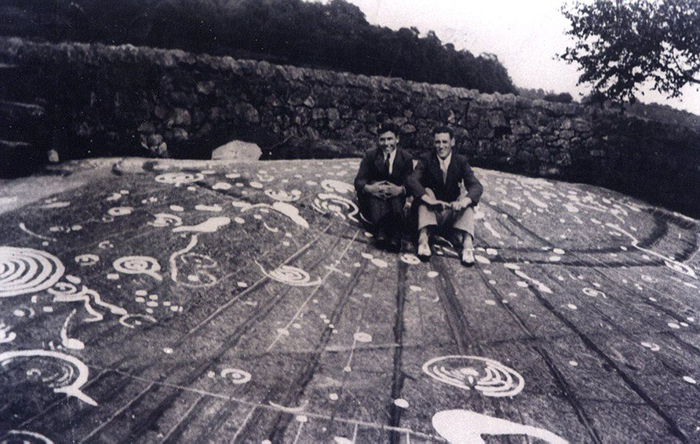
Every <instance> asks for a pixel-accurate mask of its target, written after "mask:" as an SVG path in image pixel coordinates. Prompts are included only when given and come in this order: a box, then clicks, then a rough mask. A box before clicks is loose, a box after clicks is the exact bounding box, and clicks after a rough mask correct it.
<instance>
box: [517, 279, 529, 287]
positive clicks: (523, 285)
mask: <svg viewBox="0 0 700 444" xmlns="http://www.w3.org/2000/svg"><path fill="white" fill-rule="evenodd" d="M516 285H517V286H518V287H521V288H525V287H527V286H528V284H527V282H525V281H518V282H517V284H516Z"/></svg>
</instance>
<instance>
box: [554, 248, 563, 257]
mask: <svg viewBox="0 0 700 444" xmlns="http://www.w3.org/2000/svg"><path fill="white" fill-rule="evenodd" d="M552 253H554V254H557V255H559V256H562V255H564V254H566V252H565V251H564V250H562V249H561V248H555V249H553V250H552Z"/></svg>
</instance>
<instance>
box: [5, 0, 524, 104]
mask: <svg viewBox="0 0 700 444" xmlns="http://www.w3.org/2000/svg"><path fill="white" fill-rule="evenodd" d="M10 8H14V9H12V11H13V14H15V15H16V13H17V11H18V10H22V11H23V12H24V13H25V14H26V16H27V26H24V27H21V26H18V25H17V20H16V17H15V19H14V26H13V27H11V30H10V31H11V33H12V34H14V35H22V36H26V37H34V38H44V39H48V40H52V41H57V40H73V41H82V42H103V43H107V44H121V43H131V44H134V45H144V46H154V47H161V48H181V49H184V50H187V51H193V52H206V53H210V54H214V55H232V56H234V57H246V58H255V59H263V60H269V61H272V62H276V63H287V64H292V65H297V66H307V67H314V68H323V69H333V70H339V71H349V72H354V73H358V74H366V75H382V76H394V77H402V78H405V79H409V80H415V81H420V82H429V83H445V84H448V85H452V86H461V87H466V88H473V89H478V90H479V91H482V92H487V93H492V92H501V93H515V87H514V86H513V83H512V81H511V79H510V78H509V76H508V72H507V71H506V69H505V68H504V67H503V65H502V64H501V63H500V62H499V61H498V59H497V58H496V57H495V56H493V55H485V56H479V57H475V56H474V55H472V54H471V53H470V52H469V51H464V50H461V51H458V50H456V49H455V47H454V46H453V45H451V44H443V42H442V41H441V40H440V39H439V38H438V36H437V35H436V34H435V33H434V32H432V31H431V32H428V34H427V35H424V36H421V33H420V31H419V30H418V29H416V28H410V29H408V28H402V29H400V30H398V31H392V30H390V29H389V28H384V27H379V26H373V25H370V24H369V23H368V22H367V20H366V19H365V15H364V14H363V13H362V11H361V10H360V9H359V8H358V7H357V6H354V5H352V4H350V3H348V2H347V1H345V0H330V1H329V2H328V3H325V4H324V3H317V2H304V1H302V0H113V1H105V0H33V1H32V2H26V0H5V5H4V6H0V33H6V34H7V32H8V29H7V26H5V25H4V24H3V23H5V24H6V23H7V22H6V21H4V20H3V16H5V17H6V16H7V13H8V11H10V10H11V9H10ZM3 12H4V13H5V14H3ZM36 23H46V24H48V25H47V26H43V27H41V26H36V25H35V24H36Z"/></svg>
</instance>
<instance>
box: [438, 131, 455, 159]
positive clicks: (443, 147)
mask: <svg viewBox="0 0 700 444" xmlns="http://www.w3.org/2000/svg"><path fill="white" fill-rule="evenodd" d="M454 146H455V139H453V138H452V137H450V133H437V134H435V152H437V155H438V157H440V159H446V158H447V156H449V155H450V154H452V148H453V147H454Z"/></svg>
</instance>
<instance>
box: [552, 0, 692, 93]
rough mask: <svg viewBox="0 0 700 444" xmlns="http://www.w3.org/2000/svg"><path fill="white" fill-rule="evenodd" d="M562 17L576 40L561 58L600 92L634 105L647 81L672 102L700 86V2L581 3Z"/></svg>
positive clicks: (635, 0)
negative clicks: (685, 89)
mask: <svg viewBox="0 0 700 444" xmlns="http://www.w3.org/2000/svg"><path fill="white" fill-rule="evenodd" d="M562 13H563V15H564V16H565V17H566V18H567V19H568V20H569V21H570V25H571V28H570V29H569V30H568V31H567V34H568V35H570V36H572V37H573V38H574V40H575V41H574V44H573V46H570V47H568V48H566V51H565V52H564V53H563V54H560V55H559V57H560V58H561V59H563V60H565V61H567V62H569V63H573V62H576V63H578V64H579V65H580V66H581V69H582V71H583V73H582V74H581V76H580V78H579V84H581V83H591V84H593V92H594V93H600V94H603V95H605V96H606V97H608V98H610V99H613V100H616V101H624V100H629V101H634V98H635V92H638V91H639V87H640V86H641V85H642V84H644V83H645V82H649V83H650V84H651V85H652V89H654V90H656V91H659V92H661V93H663V94H666V95H668V96H669V97H678V96H680V95H681V89H682V88H683V87H684V86H686V85H696V86H700V0H594V1H593V2H590V1H588V2H586V3H584V2H582V1H581V0H575V1H574V3H573V4H570V5H568V6H565V7H564V8H562ZM642 94H643V93H642Z"/></svg>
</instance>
